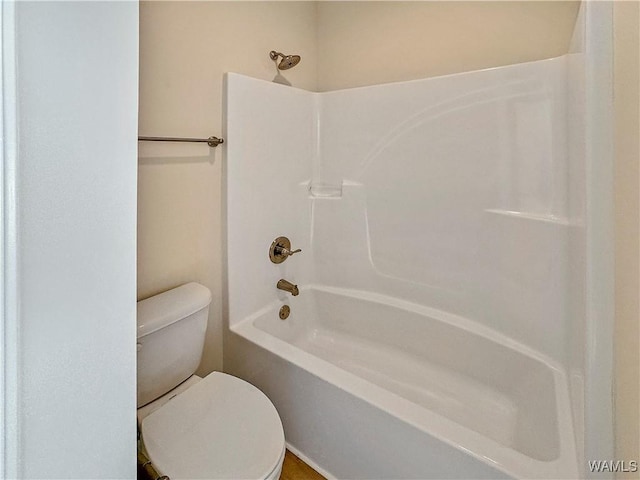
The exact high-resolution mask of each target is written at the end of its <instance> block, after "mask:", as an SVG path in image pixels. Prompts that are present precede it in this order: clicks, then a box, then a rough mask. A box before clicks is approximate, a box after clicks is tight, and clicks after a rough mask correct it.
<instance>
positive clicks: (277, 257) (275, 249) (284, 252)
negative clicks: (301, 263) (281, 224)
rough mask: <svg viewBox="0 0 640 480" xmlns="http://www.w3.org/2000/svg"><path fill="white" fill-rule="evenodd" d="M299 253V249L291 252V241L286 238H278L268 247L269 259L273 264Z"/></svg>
mask: <svg viewBox="0 0 640 480" xmlns="http://www.w3.org/2000/svg"><path fill="white" fill-rule="evenodd" d="M301 251H302V250H301V249H297V250H291V241H289V239H288V238H287V237H278V238H276V239H275V240H274V241H273V242H272V243H271V247H269V259H270V260H271V261H272V262H273V263H282V262H284V261H285V260H286V259H287V258H289V257H290V256H291V255H294V254H296V253H299V252H301Z"/></svg>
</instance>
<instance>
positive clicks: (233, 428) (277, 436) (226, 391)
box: [141, 372, 285, 480]
mask: <svg viewBox="0 0 640 480" xmlns="http://www.w3.org/2000/svg"><path fill="white" fill-rule="evenodd" d="M141 433H142V440H143V443H144V447H145V449H146V451H147V454H148V456H149V458H150V459H151V461H152V462H153V464H154V465H155V467H156V468H157V469H158V470H159V471H160V472H161V473H162V474H164V475H168V476H169V477H170V478H171V479H172V480H179V479H196V478H207V479H237V480H244V479H247V480H248V479H252V480H257V479H266V478H271V477H274V478H277V473H278V471H279V469H280V467H281V465H282V459H283V457H284V449H285V443H284V431H283V429H282V422H281V421H280V417H279V416H278V412H277V411H276V409H275V407H274V406H273V404H272V403H271V401H270V400H269V399H268V398H267V397H266V395H265V394H264V393H262V392H261V391H260V390H258V389H257V388H256V387H254V386H253V385H251V384H250V383H248V382H245V381H244V380H240V379H239V378H236V377H233V376H231V375H227V374H224V373H220V372H213V373H211V374H209V375H207V376H206V377H205V378H203V379H202V380H201V381H199V382H197V383H196V384H195V385H193V386H191V387H190V388H188V389H187V390H186V391H184V392H182V393H180V394H179V395H177V396H176V397H174V398H173V399H172V400H170V401H169V402H168V403H167V404H165V405H163V406H162V407H160V408H159V409H158V410H156V411H154V412H153V413H151V414H150V415H148V416H147V417H145V418H144V419H143V421H142V425H141Z"/></svg>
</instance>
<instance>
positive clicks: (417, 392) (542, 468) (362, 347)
mask: <svg viewBox="0 0 640 480" xmlns="http://www.w3.org/2000/svg"><path fill="white" fill-rule="evenodd" d="M287 303H288V304H289V305H290V306H291V315H290V316H289V318H288V319H286V320H280V318H279V316H278V309H279V308H280V306H281V304H282V302H277V303H273V304H271V305H269V306H267V307H265V308H264V309H262V310H260V311H259V312H257V313H255V314H254V315H251V316H250V317H248V318H246V319H244V320H243V321H241V322H239V323H237V324H236V325H234V326H232V327H231V334H230V336H229V338H228V339H227V340H228V343H227V344H226V347H225V348H230V349H231V351H232V352H233V354H232V355H231V356H226V358H225V370H227V371H229V372H230V373H233V374H236V375H238V376H240V377H242V378H245V379H248V380H249V381H251V382H252V383H254V384H255V385H257V386H258V387H259V388H261V389H262V390H263V391H265V393H267V395H268V396H269V397H270V398H271V400H272V401H273V402H274V403H275V405H276V407H277V408H278V411H279V413H280V415H281V416H282V418H283V422H284V426H285V432H286V436H287V442H288V444H289V446H290V448H292V449H293V450H294V451H296V452H297V453H299V454H301V455H302V456H303V457H304V458H305V459H307V460H308V461H309V462H310V463H311V464H312V465H314V466H315V467H316V468H318V469H319V470H320V471H321V472H323V473H324V474H325V475H327V476H329V477H335V478H505V477H507V478H509V477H513V478H553V479H562V478H577V477H578V474H577V471H578V469H577V465H576V453H575V447H574V434H573V427H572V421H571V412H570V403H569V397H568V388H567V380H566V377H565V374H564V372H563V371H562V369H561V368H559V367H558V366H557V365H556V364H554V362H553V361H551V360H549V359H547V358H544V357H543V356H541V355H540V354H537V353H536V352H534V351H532V350H530V349H528V348H527V347H525V346H523V345H520V344H518V343H516V342H514V341H511V340H509V339H508V338H506V337H503V336H500V335H499V334H496V333H495V332H493V331H491V330H489V329H486V328H484V327H482V326H480V325H478V324H476V323H474V322H471V321H469V320H466V319H463V318H460V317H456V316H454V315H450V314H446V313H443V312H440V311H437V310H433V309H429V308H426V307H423V306H419V305H416V304H412V303H408V302H405V301H401V300H398V299H395V298H391V297H385V296H382V295H377V294H372V293H368V292H362V291H354V290H345V289H337V288H332V287H327V286H310V287H306V288H303V289H301V292H300V295H299V296H298V297H291V298H290V299H289V300H288V302H287ZM247 340H248V341H247Z"/></svg>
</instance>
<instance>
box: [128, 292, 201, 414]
mask: <svg viewBox="0 0 640 480" xmlns="http://www.w3.org/2000/svg"><path fill="white" fill-rule="evenodd" d="M209 303H211V292H210V291H209V289H207V288H206V287H204V286H202V285H200V284H198V283H187V284H186V285H182V286H180V287H177V288H174V289H172V290H169V291H167V292H164V293H161V294H159V295H155V296H153V297H150V298H147V299H146V300H141V301H139V302H138V316H137V323H138V331H137V337H138V347H137V348H138V407H141V406H143V405H146V404H147V403H149V402H152V401H153V400H155V399H156V398H158V397H161V396H162V395H164V394H165V393H167V392H168V391H169V390H171V389H172V388H174V387H175V386H177V385H178V384H180V383H182V382H183V381H185V380H186V379H187V378H189V377H190V376H191V375H193V374H194V373H195V371H196V369H197V368H198V365H199V364H200V359H201V358H202V347H203V346H204V336H205V332H206V329H207V317H208V315H209Z"/></svg>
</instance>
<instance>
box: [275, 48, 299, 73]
mask: <svg viewBox="0 0 640 480" xmlns="http://www.w3.org/2000/svg"><path fill="white" fill-rule="evenodd" d="M278 57H282V60H280V63H278V65H277V66H278V70H289V69H290V68H293V67H295V66H296V65H297V64H298V63H300V55H284V54H282V53H280V52H276V51H275V50H271V51H270V52H269V58H271V60H273V61H274V62H277V61H278Z"/></svg>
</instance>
